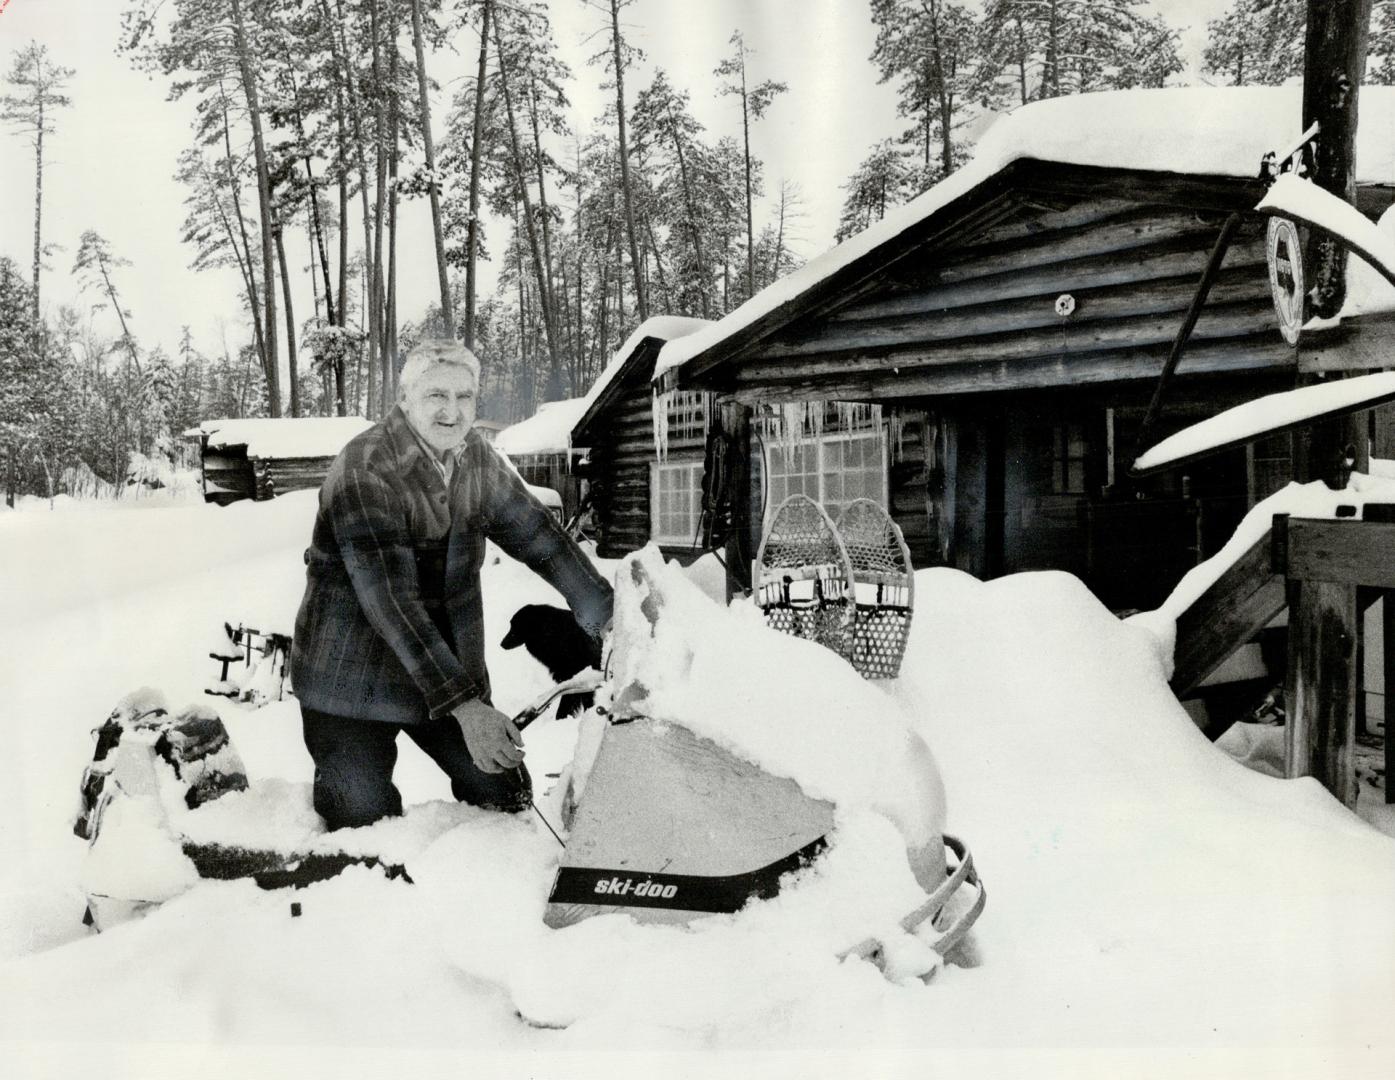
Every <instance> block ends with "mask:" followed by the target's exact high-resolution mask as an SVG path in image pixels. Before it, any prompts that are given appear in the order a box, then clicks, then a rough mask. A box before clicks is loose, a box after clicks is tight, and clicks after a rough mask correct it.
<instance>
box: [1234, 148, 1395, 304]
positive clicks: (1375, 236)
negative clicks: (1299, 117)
mask: <svg viewBox="0 0 1395 1080" xmlns="http://www.w3.org/2000/svg"><path fill="white" fill-rule="evenodd" d="M1386 179H1387V182H1388V181H1389V176H1388V175H1387V177H1386ZM1255 209H1256V210H1258V211H1260V213H1263V214H1273V215H1280V216H1283V217H1288V218H1293V219H1294V220H1295V221H1301V222H1304V223H1306V224H1308V225H1315V226H1317V227H1318V228H1319V229H1322V230H1323V231H1324V232H1327V233H1330V234H1331V235H1333V236H1335V237H1338V238H1339V239H1340V240H1341V241H1342V243H1343V244H1345V245H1346V246H1347V247H1348V248H1350V249H1351V250H1352V251H1354V252H1356V254H1357V255H1359V256H1360V257H1361V258H1362V259H1364V260H1365V261H1366V262H1367V263H1369V264H1370V265H1371V267H1372V268H1374V269H1375V270H1377V271H1379V272H1380V273H1381V274H1383V275H1384V276H1385V277H1386V278H1387V279H1388V280H1390V281H1392V282H1395V237H1392V236H1391V235H1390V233H1389V232H1388V231H1386V230H1383V229H1381V228H1380V227H1379V226H1378V225H1377V224H1376V223H1375V222H1373V221H1372V220H1371V219H1370V218H1368V217H1367V216H1366V215H1365V214H1363V213H1362V212H1361V211H1360V210H1358V209H1357V208H1356V207H1354V206H1352V205H1351V203H1349V202H1347V201H1345V200H1344V199H1339V198H1338V197H1337V196H1336V195H1333V194H1332V193H1331V192H1330V191H1324V190H1323V189H1322V188H1320V187H1318V186H1317V185H1316V184H1314V183H1313V182H1312V181H1311V180H1305V179H1303V178H1302V177H1301V176H1295V175H1294V174H1293V173H1284V174H1283V175H1282V176H1280V177H1279V178H1278V179H1277V180H1275V181H1274V183H1273V185H1272V186H1271V187H1270V188H1269V190H1268V191H1267V192H1266V193H1265V196H1264V198H1263V199H1261V200H1260V202H1259V205H1258V206H1257V207H1255Z"/></svg>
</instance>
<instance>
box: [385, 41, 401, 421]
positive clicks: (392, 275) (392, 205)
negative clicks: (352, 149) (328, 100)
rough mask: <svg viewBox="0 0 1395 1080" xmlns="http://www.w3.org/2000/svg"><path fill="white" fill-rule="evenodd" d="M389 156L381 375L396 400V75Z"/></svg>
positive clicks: (395, 60)
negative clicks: (385, 292) (385, 289)
mask: <svg viewBox="0 0 1395 1080" xmlns="http://www.w3.org/2000/svg"><path fill="white" fill-rule="evenodd" d="M392 66H393V68H394V69H396V67H397V53H396V50H395V49H394V51H393V63H392ZM392 85H393V91H392V134H391V140H392V158H391V159H390V160H389V162H388V177H389V180H390V183H389V184H388V187H389V188H390V190H391V194H390V195H389V196H388V274H387V319H386V322H387V337H386V340H385V341H384V343H383V378H384V379H385V380H387V394H388V400H389V401H395V400H396V399H397V158H398V152H399V146H398V134H399V132H398V124H399V123H400V119H401V118H400V108H399V102H398V100H397V75H396V71H395V70H394V73H393V77H392Z"/></svg>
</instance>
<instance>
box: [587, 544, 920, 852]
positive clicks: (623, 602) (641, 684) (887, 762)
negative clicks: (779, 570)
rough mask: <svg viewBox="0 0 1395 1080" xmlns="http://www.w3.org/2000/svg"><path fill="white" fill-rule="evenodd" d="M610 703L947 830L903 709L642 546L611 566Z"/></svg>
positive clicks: (825, 789)
mask: <svg viewBox="0 0 1395 1080" xmlns="http://www.w3.org/2000/svg"><path fill="white" fill-rule="evenodd" d="M612 649H613V653H612V665H613V669H612V684H611V685H612V694H613V699H612V708H613V709H614V710H615V711H616V712H617V714H619V715H642V716H647V717H650V718H652V719H655V720H667V721H672V722H674V723H679V724H682V725H683V726H684V727H687V728H688V729H690V730H691V731H693V732H694V733H695V734H698V735H701V736H703V737H704V738H707V739H711V740H712V741H713V742H715V743H717V744H718V745H719V746H722V747H724V748H725V749H727V750H729V751H731V752H732V753H734V754H736V755H737V756H738V757H741V758H744V759H746V760H747V761H750V762H753V763H754V764H756V765H758V766H760V767H761V768H762V769H764V770H765V771H766V772H768V773H771V774H772V775H775V776H784V777H788V778H790V779H792V780H794V781H795V782H796V783H798V784H799V786H800V787H801V788H802V789H803V790H804V791H805V792H806V793H807V794H809V795H811V796H813V797H814V798H819V799H827V800H829V801H830V802H832V803H834V804H835V805H837V806H840V807H844V808H849V809H852V808H863V809H870V810H873V811H876V812H877V813H879V814H882V815H883V816H885V817H887V818H889V819H890V820H891V821H892V822H894V823H895V824H896V826H897V827H898V828H899V829H900V830H901V833H902V835H903V836H904V837H905V840H906V844H907V846H909V847H919V846H921V845H922V844H924V843H925V842H926V841H928V840H930V839H932V838H933V837H935V836H937V835H939V834H940V833H942V832H943V831H944V818H945V802H944V786H943V784H942V782H941V780H940V773H939V769H938V767H937V766H936V764H935V759H934V757H933V756H932V755H931V753H930V750H929V748H928V747H927V746H926V745H925V743H924V742H923V741H922V740H921V738H920V736H919V735H917V734H916V733H915V732H914V730H913V729H912V725H911V721H910V719H909V718H908V717H907V715H906V714H905V713H904V712H903V711H902V709H901V708H900V706H899V705H898V704H897V703H896V702H895V701H894V700H893V699H892V698H890V697H889V696H887V694H886V692H885V691H884V690H883V689H881V688H880V687H879V686H877V685H876V684H874V683H870V682H867V681H866V680H864V679H863V678H862V677H861V676H860V675H858V674H857V672H856V671H854V670H853V668H852V667H851V666H850V665H849V664H848V663H847V662H846V661H845V660H843V659H842V658H841V657H839V656H837V655H836V654H834V653H832V652H830V651H829V650H828V649H826V648H824V647H823V646H821V645H817V644H815V643H813V642H810V641H804V640H801V639H798V638H793V637H789V636H788V635H785V634H781V633H779V632H777V631H775V630H771V629H770V628H768V627H767V626H766V625H765V623H764V622H763V621H762V619H761V618H760V616H759V614H758V613H757V612H756V611H755V609H754V608H751V607H748V606H745V605H741V606H737V607H733V608H724V607H722V606H720V605H719V604H716V603H714V602H713V601H712V600H711V599H710V598H709V597H708V596H707V595H706V594H705V593H704V592H703V591H702V590H701V589H700V588H699V587H698V586H697V585H695V584H694V583H693V582H692V581H691V580H690V579H689V578H688V576H687V575H686V574H684V573H683V571H682V570H681V569H680V568H679V567H677V566H676V565H673V564H669V565H665V563H664V561H663V556H662V555H660V554H659V550H658V548H656V547H654V546H653V545H650V546H648V547H646V548H644V549H643V550H641V551H638V552H636V553H635V554H633V555H631V556H629V557H628V558H626V559H625V560H624V561H623V562H622V563H621V564H620V567H619V569H618V570H617V572H616V575H615V629H614V638H613V643H612Z"/></svg>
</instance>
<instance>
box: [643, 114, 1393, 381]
mask: <svg viewBox="0 0 1395 1080" xmlns="http://www.w3.org/2000/svg"><path fill="white" fill-rule="evenodd" d="M1392 112H1395V88H1391V87H1375V86H1366V87H1362V89H1361V123H1360V126H1359V130H1358V132H1357V140H1356V141H1357V149H1356V168H1357V177H1356V179H1357V182H1358V183H1361V182H1374V183H1389V182H1390V178H1391V176H1392V175H1395V140H1393V139H1391V138H1390V132H1389V126H1388V120H1387V118H1388V117H1389V116H1390V115H1391V114H1392ZM1301 115H1302V87H1301V86H1243V87H1242V86H1235V87H1231V86H1227V87H1165V88H1162V89H1134V90H1113V91H1105V92H1101V93H1094V94H1071V95H1068V96H1065V97H1058V98H1049V99H1046V100H1044V101H1034V102H1031V103H1030V104H1027V105H1023V106H1022V107H1021V108H1019V109H1016V110H1014V111H1013V112H1011V113H1009V114H1007V115H1006V116H1004V117H1002V118H1001V119H1000V120H999V121H998V122H997V123H995V124H994V125H993V126H992V127H990V128H989V129H988V131H987V132H986V133H985V134H984V136H983V138H982V139H980V140H979V142H978V145H977V146H976V147H975V148H974V156H973V158H972V159H971V160H970V161H969V162H968V164H966V165H965V166H964V167H963V168H961V169H959V170H957V171H956V172H954V173H951V174H950V175H949V176H948V177H946V178H945V179H944V180H941V181H940V182H939V183H938V184H936V185H935V186H934V187H932V188H930V190H928V191H926V192H925V193H924V194H922V195H920V196H919V197H918V198H915V199H912V200H911V201H910V202H908V203H906V204H905V205H904V206H899V207H896V208H895V209H894V210H891V211H889V212H888V213H887V215H886V216H885V217H884V218H882V219H881V220H880V221H878V222H876V223H875V224H873V225H872V226H870V227H869V228H867V229H865V230H863V231H862V232H860V233H857V234H856V235H855V236H852V237H849V238H848V239H847V240H845V241H844V242H843V243H841V244H839V245H838V246H837V247H835V248H832V249H831V250H829V251H827V252H825V253H824V254H822V255H820V256H819V257H818V258H816V259H813V260H811V261H810V262H808V263H806V264H805V265H804V266H802V267H800V268H799V269H798V270H795V271H794V272H793V273H791V274H788V275H786V276H785V277H783V278H780V279H779V280H778V281H775V282H773V283H772V284H770V285H768V286H766V288H764V289H762V290H761V291H760V292H758V293H756V295H755V296H753V297H751V299H750V300H748V301H746V303H744V304H742V305H741V306H740V307H739V308H737V309H736V310H735V311H733V312H731V313H730V314H728V315H726V316H725V317H724V318H722V319H721V320H720V321H718V322H716V323H713V324H712V325H711V326H709V327H707V328H706V329H703V330H700V331H698V332H697V333H694V334H691V335H688V336H686V337H684V338H682V339H681V340H679V341H672V342H669V343H668V344H667V345H665V346H664V347H663V350H662V351H661V352H660V353H659V359H658V362H657V363H656V365H655V368H654V378H655V380H656V381H657V380H659V379H660V378H661V377H662V376H663V375H664V374H665V373H666V372H668V371H670V370H671V369H673V368H676V367H680V366H682V365H683V364H684V363H686V362H687V361H688V360H690V359H692V358H693V357H694V356H697V355H698V354H699V353H702V352H705V351H706V350H708V349H710V348H712V347H713V346H714V345H716V344H718V343H719V342H722V341H725V340H726V339H727V338H729V337H731V336H732V335H733V334H735V333H737V332H738V331H741V330H744V329H745V328H747V327H748V326H750V325H752V324H753V323H755V322H756V321H757V320H759V319H762V318H764V317H765V316H767V315H769V314H771V313H772V312H774V311H775V310H776V309H777V308H779V307H781V306H782V305H784V304H787V303H789V302H790V301H792V300H793V299H794V298H795V297H797V296H799V295H800V294H802V293H804V292H806V291H807V290H809V289H810V288H812V287H814V286H815V285H817V284H819V283H820V282H821V281H823V280H825V279H827V278H828V277H830V276H832V275H833V274H835V273H837V272H838V271H840V270H842V269H843V268H844V267H847V266H850V265H851V264H852V263H854V262H856V261H857V260H858V259H860V258H862V257H863V256H865V255H867V254H868V253H870V252H872V251H874V250H876V249H877V248H878V247H880V246H881V245H882V244H884V243H886V242H888V241H890V240H893V239H894V238H896V237H897V236H899V235H901V234H902V233H903V232H905V231H906V230H907V229H909V228H911V227H912V226H914V225H916V224H917V223H919V222H921V221H923V220H925V219H926V218H928V217H930V216H931V215H932V214H935V213H937V212H939V211H941V210H943V209H945V208H946V207H948V206H949V205H950V204H951V203H953V202H954V201H955V200H956V199H959V198H960V197H962V196H964V195H966V194H968V193H969V192H970V191H972V190H973V189H974V188H976V187H978V185H980V184H982V183H983V182H984V181H986V180H988V179H990V178H991V177H992V176H994V175H995V174H996V173H998V172H1000V171H1001V170H1002V169H1004V168H1005V167H1006V166H1008V165H1010V164H1012V163H1013V162H1014V161H1019V160H1024V159H1034V160H1038V161H1053V162H1061V163H1063V164H1072V165H1092V166H1099V167H1102V168H1119V169H1134V170H1141V171H1146V172H1159V173H1183V174H1190V175H1206V176H1235V177H1253V176H1255V175H1257V173H1258V171H1259V163H1260V159H1261V158H1262V157H1263V155H1264V154H1265V153H1266V152H1267V151H1270V150H1275V149H1279V148H1282V147H1284V146H1287V145H1289V144H1290V143H1292V141H1293V139H1294V137H1295V136H1297V135H1298V121H1297V118H1298V117H1299V116H1301Z"/></svg>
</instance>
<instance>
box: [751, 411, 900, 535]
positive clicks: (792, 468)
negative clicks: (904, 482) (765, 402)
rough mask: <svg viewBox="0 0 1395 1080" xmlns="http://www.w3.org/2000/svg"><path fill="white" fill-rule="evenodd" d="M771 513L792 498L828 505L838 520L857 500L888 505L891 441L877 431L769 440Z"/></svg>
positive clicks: (767, 447) (768, 502) (768, 465)
mask: <svg viewBox="0 0 1395 1080" xmlns="http://www.w3.org/2000/svg"><path fill="white" fill-rule="evenodd" d="M765 445H766V476H767V478H768V482H769V485H770V486H769V490H768V495H767V498H766V512H767V514H771V513H774V511H775V509H776V508H777V507H778V506H779V505H780V504H781V503H782V502H784V501H785V500H786V499H787V498H789V496H791V495H798V494H803V495H807V496H809V498H811V499H814V500H816V501H818V502H821V503H823V508H824V509H825V510H826V511H828V515H829V517H832V518H835V519H836V518H837V517H838V515H839V514H840V513H841V512H842V510H843V508H844V507H846V506H847V505H848V504H849V503H850V502H852V501H853V500H854V499H871V500H873V501H874V502H876V503H878V504H880V505H881V506H883V507H885V506H886V443H885V440H884V439H883V438H882V434H881V432H880V431H878V430H873V431H856V432H849V433H843V434H832V435H821V436H819V437H817V438H812V439H801V440H800V441H799V442H797V443H795V444H793V445H789V444H788V443H785V442H783V441H780V440H774V439H771V440H767V441H766V444H765Z"/></svg>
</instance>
